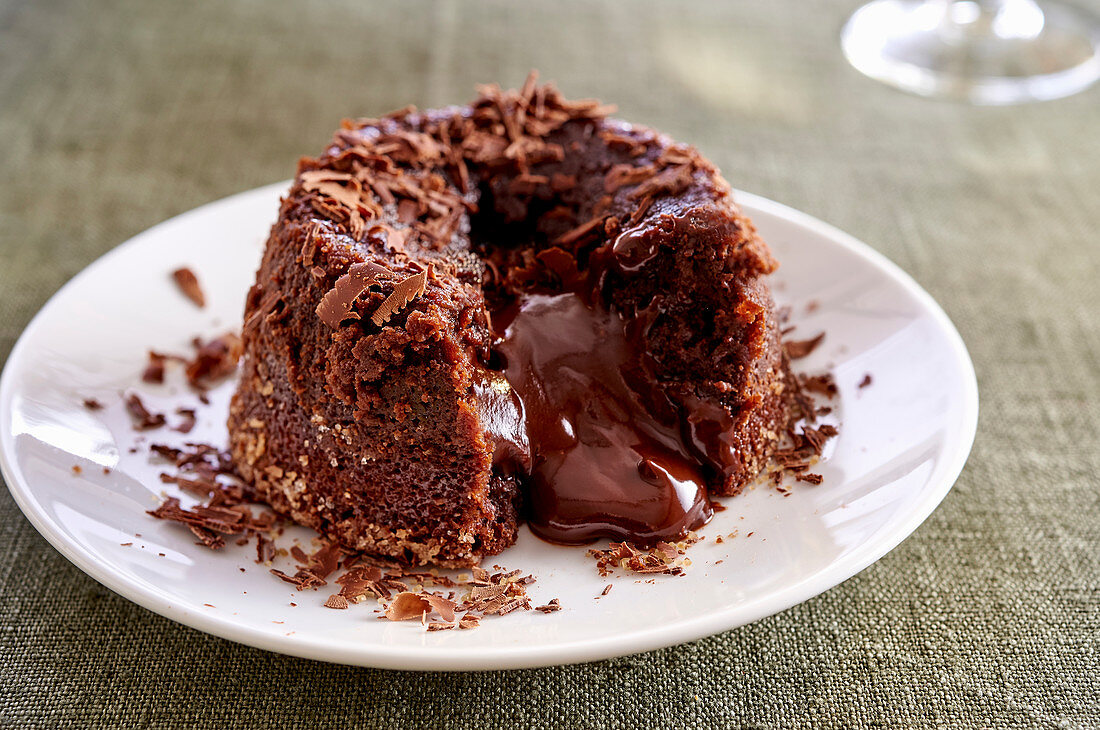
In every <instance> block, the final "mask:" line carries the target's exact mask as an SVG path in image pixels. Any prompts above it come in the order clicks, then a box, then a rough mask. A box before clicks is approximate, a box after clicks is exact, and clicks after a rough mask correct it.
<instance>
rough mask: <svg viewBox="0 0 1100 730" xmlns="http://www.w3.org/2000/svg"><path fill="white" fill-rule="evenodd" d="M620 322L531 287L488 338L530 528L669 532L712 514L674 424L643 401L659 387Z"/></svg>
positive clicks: (557, 536) (638, 535) (578, 532)
mask: <svg viewBox="0 0 1100 730" xmlns="http://www.w3.org/2000/svg"><path fill="white" fill-rule="evenodd" d="M500 319H501V318H497V321H498V324H499V325H504V324H505V323H504V322H501V321H499V320H500ZM626 329H627V328H626V327H624V323H623V321H622V320H621V319H620V318H619V317H618V316H617V315H614V314H612V313H609V312H604V311H600V310H597V309H593V308H590V307H588V306H586V305H585V304H584V302H583V301H581V299H580V297H579V296H577V295H576V294H571V293H566V294H559V295H556V296H548V295H532V296H530V297H527V298H526V300H525V301H523V303H522V304H521V305H520V306H519V308H518V312H517V313H516V314H515V317H514V319H513V320H512V321H511V322H510V323H507V330H506V332H505V335H504V338H503V340H502V342H501V343H500V344H499V346H498V347H499V350H500V352H501V353H503V355H504V357H505V359H506V361H507V363H508V367H507V370H506V373H507V377H508V381H509V382H510V383H511V385H512V387H513V388H514V389H515V391H516V393H517V394H518V395H519V398H520V400H521V401H522V403H523V412H524V414H525V421H526V425H527V435H528V439H529V441H530V444H531V460H532V466H531V476H530V481H531V484H530V487H531V493H530V505H531V507H530V512H531V514H530V525H531V529H532V530H533V531H534V532H535V533H536V534H538V535H539V536H541V537H544V538H546V539H548V540H551V541H553V542H560V543H572V544H578V543H586V542H590V541H592V540H594V539H596V538H598V537H612V538H628V539H631V540H634V541H638V542H643V543H653V542H656V541H658V540H669V539H676V538H679V537H682V536H683V535H684V534H686V533H687V532H688V531H689V530H693V529H695V528H697V527H699V526H700V525H702V524H703V523H705V522H706V521H707V520H708V519H709V518H710V516H711V514H712V513H711V509H710V505H709V503H708V501H707V498H706V480H705V478H704V475H703V472H702V467H701V465H700V464H699V462H698V460H697V459H696V458H695V457H694V456H693V455H692V453H691V451H690V450H689V448H688V447H687V446H686V445H685V444H684V443H683V440H682V438H681V436H680V431H679V426H678V424H677V423H676V422H675V420H662V419H660V418H659V417H658V416H657V415H656V414H655V413H653V412H651V409H650V408H648V407H647V403H650V402H655V401H658V400H659V399H661V398H662V397H663V394H662V393H660V392H659V389H658V388H657V386H656V383H655V382H653V380H652V378H651V376H649V375H648V374H647V373H646V372H645V371H646V368H645V367H644V364H643V363H642V353H641V351H640V350H639V349H638V347H637V344H636V343H635V342H631V341H630V339H629V338H628V336H627V332H626Z"/></svg>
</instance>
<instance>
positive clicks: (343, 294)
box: [317, 262, 391, 329]
mask: <svg viewBox="0 0 1100 730" xmlns="http://www.w3.org/2000/svg"><path fill="white" fill-rule="evenodd" d="M390 273H391V272H390V270H389V269H387V268H386V267H384V266H382V265H380V264H376V263H374V262H369V263H355V264H352V265H351V267H350V268H349V269H348V272H347V273H346V274H344V275H343V276H341V277H340V278H339V279H337V280H336V283H335V284H333V287H332V289H330V290H329V291H328V292H327V293H326V294H325V296H324V297H322V298H321V303H320V304H318V305H317V316H318V317H320V318H321V321H322V322H324V323H325V324H327V325H328V326H329V327H331V328H332V329H338V328H339V327H340V323H341V322H343V321H344V320H345V319H358V318H359V315H358V314H356V313H355V312H354V311H353V309H352V307H353V305H354V304H355V300H356V299H358V298H359V297H360V296H362V295H363V293H364V292H366V291H367V290H368V289H370V288H371V287H372V286H374V285H376V284H378V283H379V280H380V279H382V278H384V277H387V276H389V275H390Z"/></svg>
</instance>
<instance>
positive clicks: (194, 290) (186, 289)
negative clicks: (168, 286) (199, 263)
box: [172, 266, 206, 307]
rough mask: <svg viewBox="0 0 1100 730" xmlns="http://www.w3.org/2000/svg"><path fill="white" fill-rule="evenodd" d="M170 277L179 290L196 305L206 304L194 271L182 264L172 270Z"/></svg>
mask: <svg viewBox="0 0 1100 730" xmlns="http://www.w3.org/2000/svg"><path fill="white" fill-rule="evenodd" d="M172 279H173V280H174V281H175V282H176V286H178V287H179V288H180V291H182V292H183V293H184V295H185V296H186V297H187V298H188V299H190V300H191V301H192V302H194V303H195V305H196V306H198V307H205V306H206V295H204V294H203V293H202V287H201V286H200V285H199V279H198V277H197V276H195V272H194V271H192V270H191V269H189V268H187V267H186V266H184V267H182V268H179V269H176V270H175V271H173V272H172Z"/></svg>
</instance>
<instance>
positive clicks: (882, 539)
mask: <svg viewBox="0 0 1100 730" xmlns="http://www.w3.org/2000/svg"><path fill="white" fill-rule="evenodd" d="M289 184H290V181H289V180H284V181H280V182H277V183H272V184H270V185H265V186H261V187H257V188H253V189H251V190H247V191H243V192H240V193H236V194H234V195H230V196H228V197H225V198H220V199H218V200H215V201H211V202H209V203H205V204H203V205H200V206H198V207H195V208H192V209H191V210H188V211H185V212H183V213H180V214H178V215H176V216H173V217H171V218H168V219H166V220H164V221H161V222H160V223H157V224H156V225H154V226H152V227H150V228H147V229H145V230H144V231H142V232H140V233H138V234H137V235H135V236H133V237H131V238H129V239H128V240H126V241H124V242H123V243H121V244H119V245H118V246H115V247H114V248H112V249H110V250H109V251H107V252H105V253H104V254H103V255H101V256H100V257H98V258H97V259H95V260H94V261H93V262H91V263H90V264H88V265H87V266H86V267H84V268H83V269H82V270H81V271H80V272H78V273H77V274H76V275H75V276H74V277H73V278H71V279H70V280H69V281H68V282H66V283H65V284H64V285H63V286H62V287H61V288H59V289H58V290H57V291H56V292H54V294H53V295H52V296H50V298H49V299H48V300H47V301H46V302H45V304H43V305H42V307H41V309H39V311H38V312H37V313H36V314H35V316H34V317H32V318H31V320H30V322H28V323H27V326H26V328H25V329H24V330H23V332H22V333H21V334H20V336H19V339H18V340H17V341H16V343H15V345H14V346H13V347H12V349H11V352H10V354H9V355H8V358H7V361H6V363H5V365H4V371H3V374H2V375H0V472H2V473H3V476H4V480H5V482H6V484H7V486H8V491H9V492H10V493H11V495H12V497H13V499H14V500H15V502H16V505H17V506H18V507H19V509H20V511H21V512H22V513H23V515H24V516H25V517H26V518H27V519H28V520H29V521H30V523H31V524H32V525H33V526H34V528H35V529H36V530H37V531H38V532H39V534H40V535H42V537H44V538H45V539H46V541H47V542H49V543H50V545H52V546H53V547H54V549H56V550H57V551H58V552H60V553H61V554H62V555H63V556H64V557H65V558H66V559H67V560H69V561H70V562H71V563H73V564H74V565H75V566H76V567H77V568H79V569H80V570H81V571H82V572H84V573H85V574H87V575H88V576H90V577H91V578H93V579H94V580H96V581H97V582H99V583H100V584H102V585H103V586H105V587H106V588H108V589H110V590H111V591H113V592H115V593H117V594H119V595H120V596H122V597H123V598H125V599H127V600H129V601H131V602H133V603H135V604H137V605H139V606H141V607H143V608H145V609H147V610H150V611H152V612H153V613H156V614H158V615H160V616H163V617H165V618H167V619H169V620H172V621H174V622H176V623H179V624H182V625H184V626H187V627H189V628H192V629H196V630H199V631H203V632H205V633H209V634H212V635H214V636H218V637H220V638H223V639H228V640H230V641H234V642H237V643H241V644H245V645H248V646H251V647H254V648H258V649H264V650H267V651H272V652H276V653H280V654H287V655H291V656H296V657H301V658H306V659H315V660H319V661H326V662H335V663H340V664H347V665H356V666H366V667H376V668H382V669H401V670H420V671H425V670H444V671H477V670H490V669H501V670H503V669H520V668H533V667H546V666H556V665H563V664H576V663H582V662H589V661H596V660H601V659H610V658H613V657H619V656H627V655H632V654H639V653H643V652H648V651H654V650H657V649H661V648H665V647H668V646H674V645H677V644H682V643H686V642H691V641H696V640H698V639H702V638H705V637H708V636H712V635H714V634H718V633H721V632H723V631H727V630H731V629H734V628H738V627H740V626H744V625H747V624H750V623H753V622H755V621H759V620H760V619H762V618H765V617H767V616H771V615H774V614H776V613H779V612H781V611H785V610H787V609H788V608H791V607H792V606H795V605H797V604H799V603H802V602H804V601H807V600H809V599H810V598H813V597H815V596H817V595H820V594H821V593H824V592H825V591H827V590H829V589H830V588H833V587H835V586H838V585H840V584H841V583H843V582H845V581H847V580H849V579H850V578H852V577H854V576H855V575H857V574H859V573H860V572H862V571H863V570H865V569H866V568H867V567H869V566H870V565H872V564H874V563H876V562H877V561H879V560H881V559H882V558H883V557H884V556H886V555H887V554H888V553H889V552H890V551H892V550H893V549H894V548H896V547H897V546H898V545H899V544H900V543H901V542H902V541H903V540H905V539H906V538H908V537H909V536H910V535H911V534H912V533H913V532H914V531H916V529H917V528H918V527H920V525H921V524H922V523H923V522H924V521H925V520H926V519H927V518H928V516H929V515H931V514H932V512H933V511H934V510H935V509H936V507H938V506H939V505H940V503H941V502H942V501H943V499H944V498H945V497H946V496H947V494H948V492H950V490H951V489H952V487H953V486H954V485H955V483H956V482H957V481H958V478H959V475H960V474H961V473H962V470H963V468H964V467H965V465H966V462H967V460H968V459H969V456H970V453H971V450H972V448H973V444H974V439H975V436H976V434H977V426H978V408H979V395H978V382H977V375H976V372H975V370H974V364H973V361H972V360H971V358H970V354H969V352H968V351H967V348H966V344H965V343H964V341H963V339H962V336H961V335H960V334H959V332H958V330H957V328H956V327H955V325H954V323H953V322H952V321H951V319H950V318H949V317H948V316H947V313H946V312H944V310H943V308H942V307H941V306H940V305H939V304H938V303H937V302H936V300H935V299H933V297H932V296H931V295H930V294H929V293H928V292H927V291H925V290H924V288H923V287H921V286H920V285H919V284H918V283H917V282H916V280H915V279H913V277H912V276H910V275H909V274H908V273H906V272H905V271H904V270H903V269H901V267H899V266H898V265H897V264H895V263H894V262H893V261H891V260H890V259H889V258H887V257H886V256H885V255H883V254H882V253H880V252H878V251H877V250H875V249H874V248H872V247H871V246H869V245H868V244H866V243H863V242H862V241H860V240H859V239H857V238H855V237H854V236H852V235H851V234H848V233H845V232H844V231H842V230H840V229H838V228H836V227H835V226H832V225H830V224H828V223H826V222H824V221H822V220H820V219H819V218H816V217H814V216H811V215H809V214H807V213H804V212H802V211H799V210H796V209H794V208H791V207H790V206H787V205H784V204H782V203H779V202H776V201H774V200H771V199H769V198H765V197H762V196H759V195H755V194H753V193H748V192H744V191H741V190H736V189H735V190H734V191H733V197H734V200H735V201H736V203H737V204H738V205H739V206H740V207H742V208H744V209H746V213H747V214H749V217H750V218H751V217H752V215H753V212H754V211H759V212H760V213H763V214H765V215H771V216H774V217H777V218H781V219H784V220H786V221H787V222H789V223H792V224H794V225H796V226H799V227H802V228H805V229H807V230H809V231H811V232H813V233H815V234H817V235H819V236H823V237H826V238H828V239H830V240H831V241H832V242H834V243H836V244H838V245H840V246H841V247H842V248H844V249H847V250H848V251H849V252H850V253H852V254H854V255H856V256H858V257H859V258H862V259H864V260H865V261H867V262H868V263H870V264H871V265H872V266H873V267H874V268H876V269H877V270H878V271H879V272H880V273H882V274H884V275H885V276H887V277H889V278H890V279H892V280H893V281H894V282H895V283H896V284H898V285H899V286H901V287H902V288H903V289H904V290H905V291H906V292H907V293H908V294H910V295H911V296H913V298H914V299H915V300H916V301H917V302H918V304H919V305H920V306H921V307H922V309H923V310H924V311H925V312H926V313H928V314H929V315H931V317H932V319H933V320H934V321H935V323H936V324H937V325H938V329H939V330H940V331H941V332H942V333H943V334H944V335H945V336H946V340H947V343H948V344H949V346H950V350H951V353H952V360H953V362H954V365H955V366H956V367H957V368H958V372H959V374H960V376H961V381H962V387H963V390H964V398H963V403H962V404H961V406H962V407H961V411H960V421H961V425H962V430H961V436H962V438H961V439H960V440H959V441H958V442H957V444H956V445H955V446H954V448H953V449H952V450H951V451H950V452H947V453H945V461H946V462H948V463H949V466H948V467H947V468H945V470H944V471H943V474H944V476H943V477H942V478H941V480H940V482H939V483H937V484H932V485H929V487H928V488H927V489H926V492H927V493H926V495H925V496H924V497H923V498H922V499H921V501H920V502H918V503H917V504H915V505H914V506H913V507H912V509H911V511H910V513H909V514H908V515H907V516H906V517H905V519H904V520H902V521H901V523H900V524H899V525H897V526H895V529H894V530H893V531H892V532H891V533H889V534H885V535H880V536H878V537H877V539H874V540H871V541H869V542H868V543H866V544H865V545H863V546H861V548H860V549H859V550H857V551H853V552H852V553H848V554H846V555H843V556H841V557H840V558H838V559H837V560H836V561H834V562H833V563H831V564H829V565H828V566H827V567H825V568H824V569H823V570H821V571H820V572H819V573H818V574H816V575H813V576H810V577H808V578H805V579H803V580H801V581H798V582H796V583H793V584H791V585H788V586H786V587H784V588H783V589H781V590H779V591H777V592H775V593H772V594H769V595H767V596H765V597H763V598H758V599H755V600H752V601H749V602H748V603H747V604H741V605H739V606H737V607H734V608H726V609H724V610H719V611H715V612H712V613H710V614H706V615H702V616H695V617H690V618H686V619H681V620H677V621H675V622H673V623H671V624H662V625H656V626H650V627H646V628H644V629H638V630H635V631H631V632H628V633H625V634H616V635H613V636H610V637H604V638H600V639H596V640H592V639H587V640H574V641H568V642H561V643H557V644H554V645H550V646H545V647H539V648H538V649H537V650H532V649H529V648H527V647H523V646H496V647H482V649H481V650H480V651H479V652H477V653H476V654H474V655H471V654H470V651H469V649H468V648H466V647H438V646H432V647H428V646H411V645H394V646H386V645H370V644H366V645H364V644H348V643H346V642H345V643H342V644H341V643H337V642H334V641H326V640H323V639H307V638H304V637H288V636H285V635H282V634H279V633H275V632H271V631H263V630H260V629H259V628H256V627H253V626H250V625H248V624H242V623H240V622H239V621H234V620H232V618H231V617H221V616H218V615H212V614H204V613H200V612H196V611H193V610H190V609H188V608H187V607H186V606H180V605H176V604H174V603H173V602H172V601H171V600H168V599H167V598H165V597H164V596H162V595H161V594H160V593H156V592H150V591H148V590H147V589H144V588H143V587H142V586H140V585H139V584H138V583H137V582H136V581H131V580H128V579H126V578H125V577H124V576H123V575H122V574H120V573H118V572H117V571H115V570H114V569H113V568H112V567H111V566H110V564H108V563H103V562H101V561H98V560H96V559H95V558H93V557H92V556H90V555H89V554H87V553H86V552H85V551H83V550H82V549H81V548H80V546H79V545H78V544H77V543H76V542H75V541H72V540H70V539H68V537H67V536H66V535H65V533H64V532H63V531H61V530H58V529H56V528H55V527H54V525H53V523H52V520H50V519H49V517H48V516H46V515H45V514H44V513H43V512H41V511H40V510H39V509H38V508H37V502H36V501H35V500H33V499H32V496H31V495H32V493H33V489H32V488H31V486H30V484H29V483H24V479H23V477H22V472H21V470H18V469H17V468H16V466H15V462H16V460H15V455H14V453H13V448H14V438H13V436H12V434H11V430H10V418H9V416H10V413H11V403H12V400H13V396H14V393H13V389H14V379H15V375H14V373H15V371H16V369H17V368H16V367H14V366H13V363H18V362H19V361H20V359H21V358H22V352H23V350H24V349H25V348H26V347H27V346H28V345H27V339H28V333H30V332H31V331H33V330H34V329H35V326H36V324H37V323H38V322H39V320H40V319H41V318H42V317H44V316H45V314H46V312H47V311H48V310H49V309H50V308H51V306H52V305H53V304H54V302H55V300H57V299H59V298H60V297H62V296H63V295H64V293H65V292H66V291H67V290H68V289H69V288H71V287H73V286H75V285H76V283H77V282H78V281H79V280H82V279H83V278H85V277H88V276H93V275H94V273H95V272H96V271H98V270H99V269H100V268H102V267H103V266H106V265H108V264H109V263H110V260H111V259H112V258H114V257H115V256H119V255H122V254H123V253H124V251H126V250H127V249H129V248H130V247H133V246H137V245H140V244H141V243H142V241H144V240H145V239H147V238H150V237H154V236H156V235H157V234H158V233H159V231H160V230H161V229H162V228H164V227H167V226H170V225H179V224H180V223H181V222H186V220H187V219H188V218H189V217H192V216H198V215H200V214H202V213H208V212H209V211H210V210H211V209H213V208H218V207H223V206H232V205H234V204H237V203H239V202H241V201H242V200H243V199H246V198H252V197H256V198H259V197H265V196H269V197H272V198H274V197H275V193H276V192H278V193H279V194H281V193H282V192H284V191H285V190H286V189H287V188H288V187H289Z"/></svg>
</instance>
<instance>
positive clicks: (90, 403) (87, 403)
mask: <svg viewBox="0 0 1100 730" xmlns="http://www.w3.org/2000/svg"><path fill="white" fill-rule="evenodd" d="M83 404H84V407H85V408H87V409H88V410H89V411H101V410H103V404H102V403H100V402H99V401H97V400H96V399H95V398H85V399H84V400H83Z"/></svg>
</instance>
